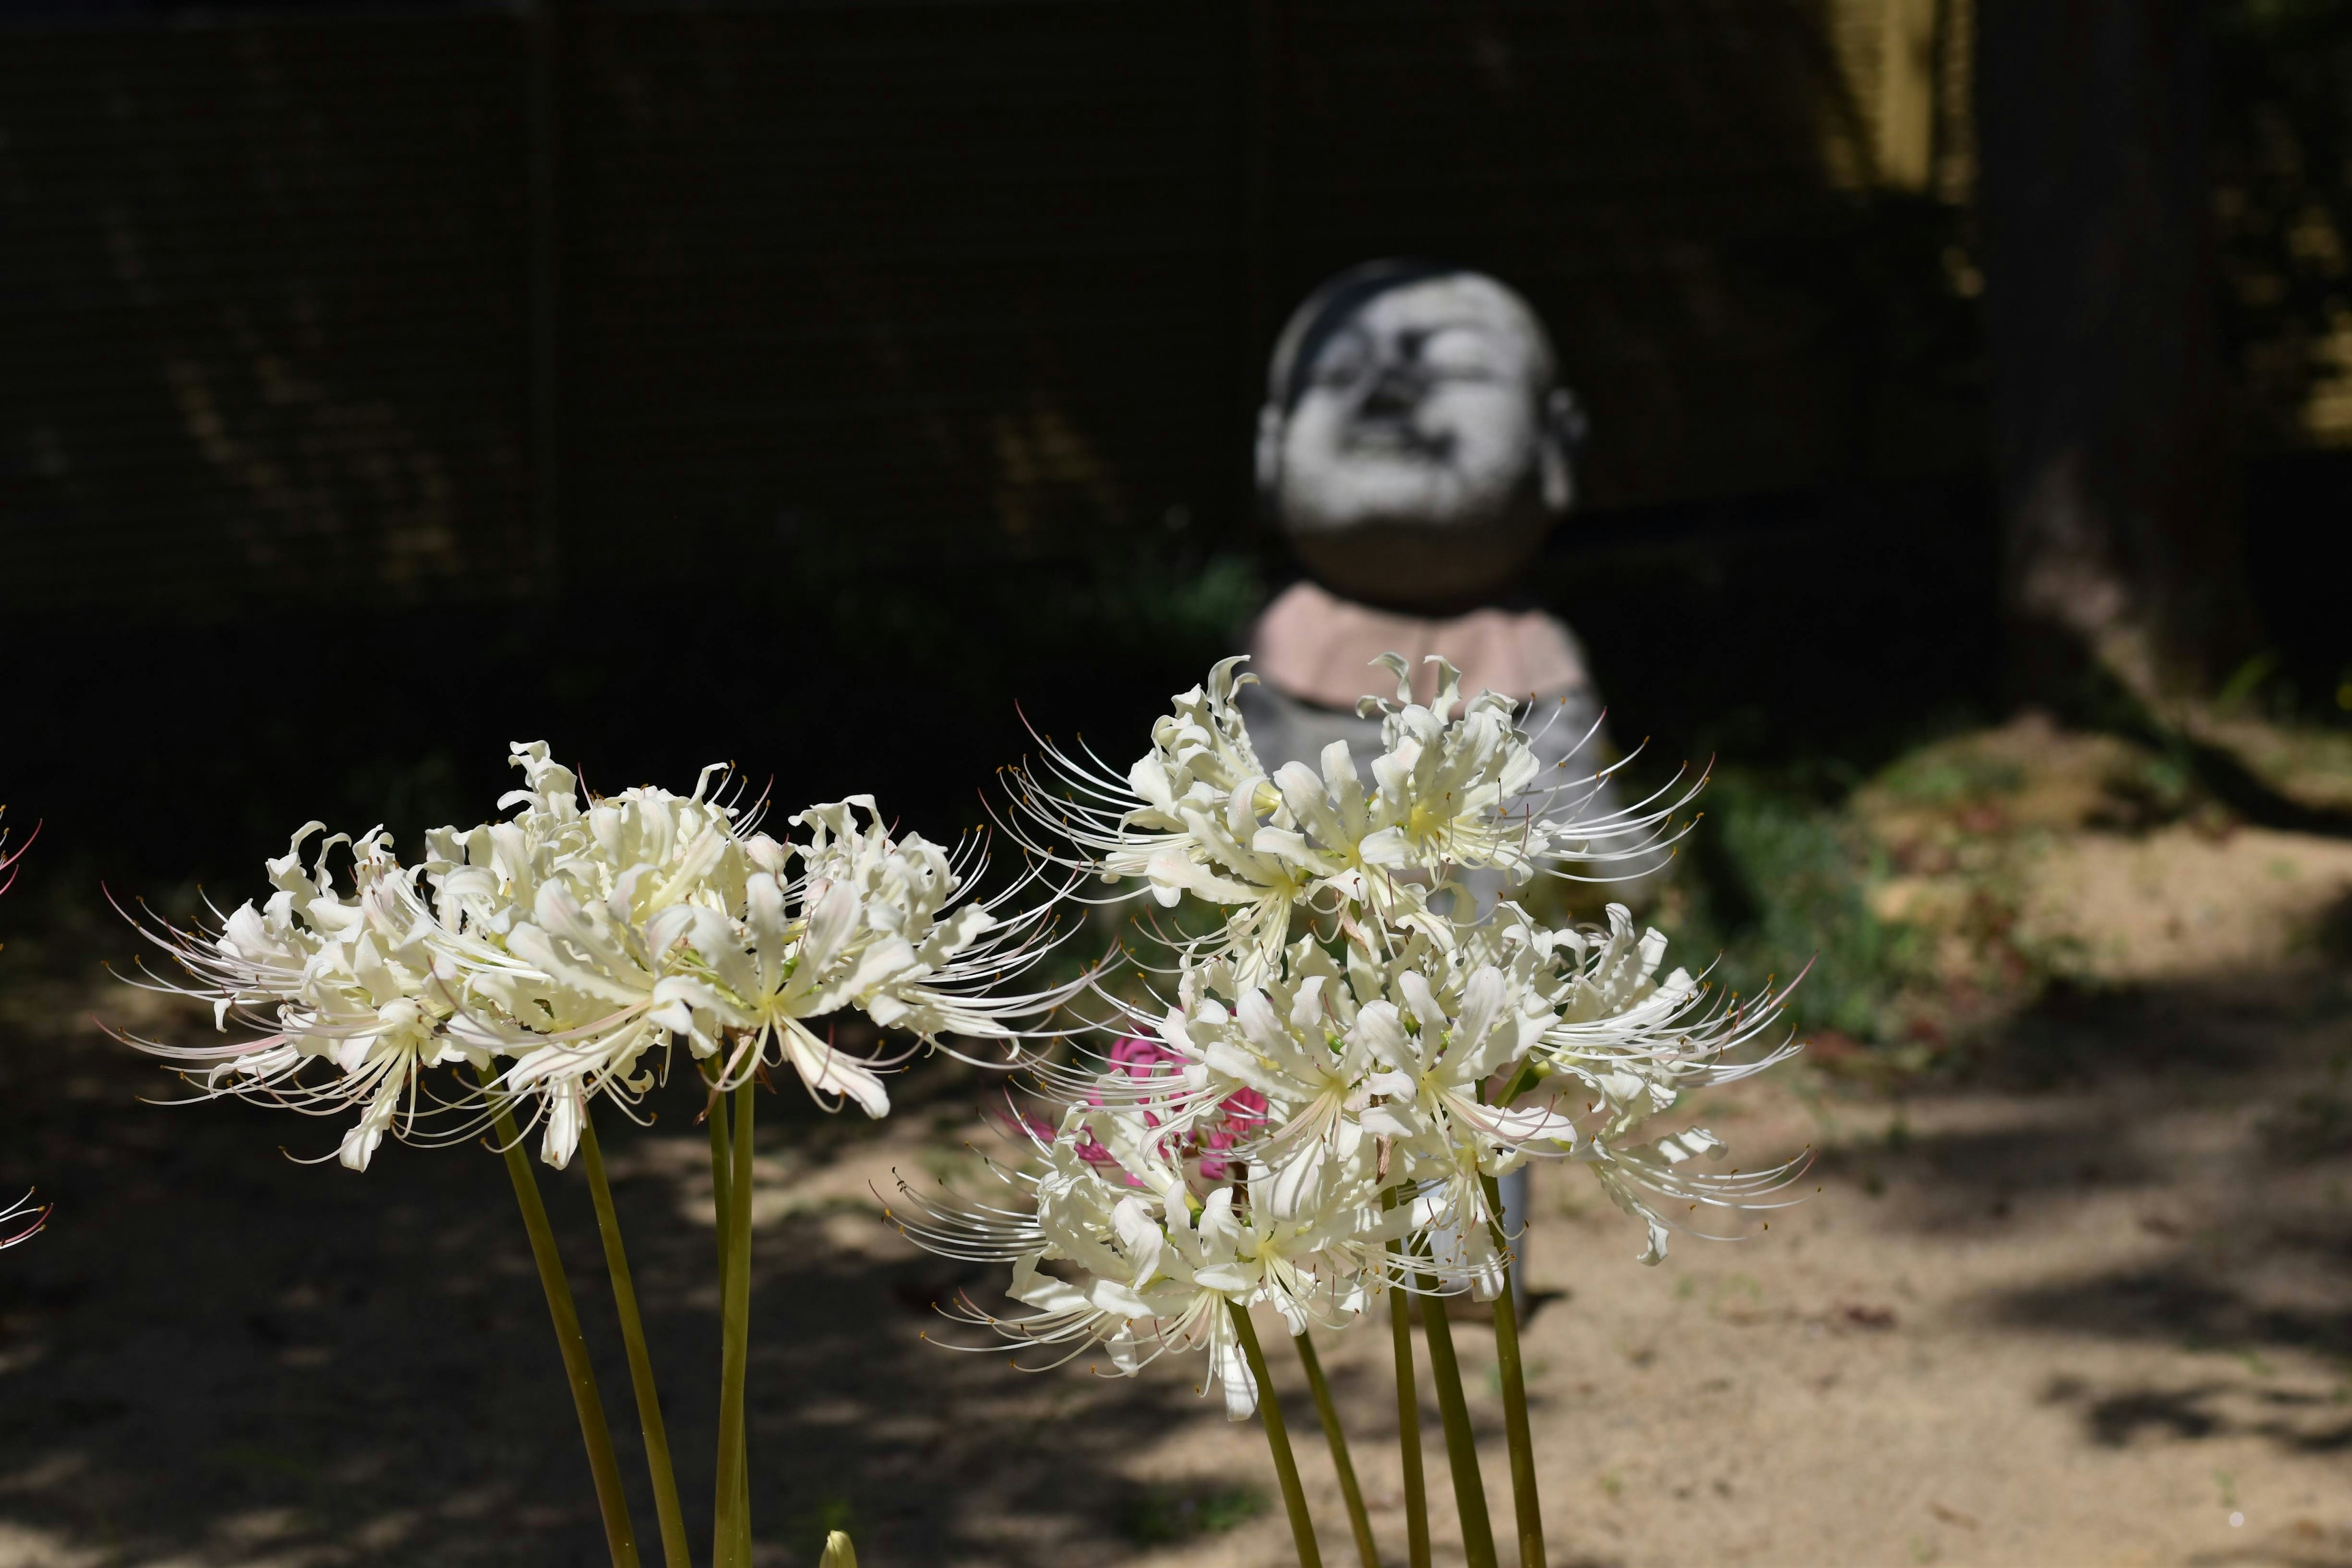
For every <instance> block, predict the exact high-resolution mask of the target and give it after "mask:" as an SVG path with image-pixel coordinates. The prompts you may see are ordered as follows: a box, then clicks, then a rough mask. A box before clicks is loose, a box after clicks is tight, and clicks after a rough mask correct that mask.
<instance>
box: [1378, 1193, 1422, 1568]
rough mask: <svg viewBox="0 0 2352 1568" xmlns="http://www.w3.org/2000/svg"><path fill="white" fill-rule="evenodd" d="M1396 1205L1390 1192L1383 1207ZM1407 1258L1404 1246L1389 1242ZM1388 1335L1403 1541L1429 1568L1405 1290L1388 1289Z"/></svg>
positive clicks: (1415, 1564)
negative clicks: (1392, 1356)
mask: <svg viewBox="0 0 2352 1568" xmlns="http://www.w3.org/2000/svg"><path fill="white" fill-rule="evenodd" d="M1395 1205H1396V1194H1395V1193H1394V1192H1393V1191H1391V1192H1390V1193H1389V1194H1387V1196H1386V1199H1385V1202H1384V1206H1386V1207H1391V1208H1393V1207H1394V1206H1395ZM1389 1251H1390V1252H1391V1253H1392V1254H1394V1255H1395V1256H1397V1257H1399V1258H1402V1257H1403V1256H1404V1244H1403V1243H1402V1242H1399V1241H1391V1242H1390V1243H1389ZM1389 1333H1390V1336H1391V1340H1392V1341H1393V1347H1392V1348H1393V1349H1394V1350H1395V1352H1396V1389H1397V1454H1398V1458H1400V1459H1401V1460H1402V1462H1403V1466H1404V1542H1405V1562H1406V1563H1407V1564H1408V1568H1429V1491H1428V1487H1427V1483H1425V1482H1424V1481H1423V1479H1422V1474H1421V1388H1420V1385H1419V1384H1418V1383H1417V1381H1416V1380H1415V1379H1414V1377H1413V1372H1412V1296H1411V1295H1410V1294H1408V1293H1407V1292H1406V1291H1405V1290H1404V1289H1403V1288H1402V1287H1401V1286H1392V1287H1391V1288H1390V1290H1389Z"/></svg>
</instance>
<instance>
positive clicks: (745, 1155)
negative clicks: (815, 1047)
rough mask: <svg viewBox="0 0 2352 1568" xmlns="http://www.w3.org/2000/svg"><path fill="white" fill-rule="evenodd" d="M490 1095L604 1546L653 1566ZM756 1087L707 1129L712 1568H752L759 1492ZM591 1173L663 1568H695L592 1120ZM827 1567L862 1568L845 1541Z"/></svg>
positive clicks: (555, 1271)
mask: <svg viewBox="0 0 2352 1568" xmlns="http://www.w3.org/2000/svg"><path fill="white" fill-rule="evenodd" d="M483 1079H484V1087H485V1089H486V1090H487V1091H488V1092H489V1093H490V1094H491V1095H492V1097H493V1103H494V1104H496V1106H497V1109H496V1114H495V1117H494V1120H493V1121H492V1124H491V1125H492V1132H493V1135H494V1136H495V1137H496V1138H497V1140H498V1145H499V1150H500V1151H501V1152H503V1153H504V1155H505V1157H506V1165H507V1174H508V1175H509V1177H510V1178H512V1180H513V1183H514V1191H515V1202H516V1204H517V1205H518V1206H519V1207H520V1209H521V1210H522V1222H523V1228H524V1230H526V1231H527V1232H528V1233H529V1234H530V1251H531V1257H532V1259H533V1260H534V1261H535V1262H536V1263H537V1264H538V1266H539V1279H540V1284H541V1286H542V1287H544V1288H545V1289H546V1292H547V1310H548V1314H549V1316H550V1317H551V1319H552V1320H553V1321H554V1325H555V1339H556V1343H557V1345H558V1346H559V1347H560V1348H561V1349H562V1352H563V1370H564V1373H565V1374H566V1376H567V1377H568V1379H569V1380H570V1383H571V1385H572V1406H573V1408H574V1409H575V1410H576V1411H577V1413H578V1414H579V1416H580V1435H581V1438H582V1440H583V1442H584V1443H585V1445H586V1447H587V1450H588V1469H589V1474H590V1476H591V1477H592V1479H593V1480H594V1482H595V1487H596V1506H597V1510H598V1511H599V1512H600V1513H601V1514H602V1515H603V1518H604V1543H605V1546H606V1548H607V1549H608V1550H609V1551H610V1552H611V1553H612V1558H613V1564H614V1568H638V1565H639V1563H641V1562H642V1561H643V1558H642V1554H641V1552H640V1550H639V1547H638V1544H637V1536H636V1527H635V1524H634V1523H633V1522H632V1521H631V1520H630V1517H629V1501H628V1496H627V1492H626V1490H625V1488H624V1486H623V1483H622V1479H621V1465H620V1459H619V1457H618V1455H617V1454H616V1453H615V1452H614V1447H613V1432H612V1428H611V1426H609V1425H608V1424H607V1423H606V1421H605V1418H604V1400H603V1398H602V1397H601V1396H600V1395H599V1394H598V1393H597V1389H596V1373H595V1369H594V1367H593V1365H591V1364H590V1362H589V1357H588V1342H587V1339H586V1337H585V1336H584V1335H583V1333H582V1331H581V1327H580V1313H579V1310H578V1308H577V1307H576V1306H575V1305H574V1304H573V1301H572V1285H571V1281H570V1279H568V1277H567V1276H566V1274H565V1272H564V1268H563V1258H562V1253H561V1252H560V1251H559V1250H558V1248H557V1247H556V1242H555V1232H554V1229H553V1228H552V1227H551V1226H550V1225H549V1223H548V1218H547V1207H546V1205H544V1204H543V1203H541V1200H540V1195H539V1180H538V1176H537V1173H535V1172H534V1171H533V1170H532V1169H531V1162H530V1157H529V1156H528V1155H527V1154H525V1153H524V1152H523V1147H522V1142H521V1136H520V1133H519V1132H518V1131H517V1130H516V1127H515V1123H514V1119H513V1116H512V1114H511V1113H510V1111H509V1109H508V1107H507V1106H506V1105H505V1104H503V1103H500V1102H499V1101H498V1098H497V1097H498V1090H497V1089H496V1088H495V1086H494V1081H493V1079H491V1076H490V1075H489V1074H488V1072H485V1073H484V1074H483ZM758 1087H759V1086H758V1084H757V1083H756V1082H746V1083H743V1084H741V1085H740V1086H738V1087H737V1088H734V1089H725V1090H722V1089H717V1088H710V1089H709V1107H708V1109H707V1110H706V1113H705V1118H704V1119H705V1121H707V1122H708V1123H709V1130H710V1179H711V1191H712V1195H713V1198H714V1200H715V1205H716V1208H717V1218H718V1225H717V1227H716V1228H717V1236H718V1244H719V1303H720V1308H719V1322H720V1349H719V1432H718V1463H717V1467H716V1482H715V1486H714V1495H713V1499H712V1508H711V1531H710V1554H709V1560H708V1561H709V1568H751V1468H750V1460H749V1445H748V1443H747V1442H746V1440H745V1433H746V1426H745V1420H744V1380H745V1373H746V1372H747V1370H748V1367H749V1363H750V1356H751V1152H752V1123H753V1118H754V1115H755V1105H756V1101H755V1099H754V1096H755V1094H756V1093H757V1090H758ZM580 1151H581V1155H582V1162H581V1163H582V1164H583V1166H584V1167H585V1169H586V1171H587V1173H588V1192H589V1196H590V1198H591V1200H592V1202H593V1204H594V1205H595V1210H596V1229H597V1234H598V1235H599V1236H600V1237H602V1238H603V1241H604V1264H605V1268H606V1270H607V1272H608V1273H609V1274H610V1276H611V1278H612V1285H613V1307H614V1315H615V1316H616V1317H617V1318H618V1319H619V1321H620V1326H621V1341H622V1343H623V1346H624V1347H625V1350H626V1352H627V1355H628V1363H629V1385H630V1389H631V1391H632V1392H633V1393H634V1394H635V1396H636V1404H637V1423H638V1427H639V1429H640V1431H641V1432H642V1434H643V1436H644V1440H645V1452H646V1469H647V1470H648V1471H649V1472H650V1476H651V1479H652V1483H653V1497H654V1514H655V1517H656V1521H658V1524H659V1527H660V1531H661V1554H662V1563H663V1564H664V1568H694V1555H693V1551H692V1548H691V1547H690V1546H689V1545H688V1541H687V1534H686V1517H685V1513H684V1510H682V1509H681V1508H680V1507H679V1505H678V1492H677V1471H676V1468H675V1467H674V1466H673V1465H672V1463H671V1460H670V1446H669V1432H668V1428H667V1426H666V1425H665V1424H664V1422H663V1420H662V1408H661V1395H660V1393H659V1390H658V1389H657V1387H656V1384H655V1381H654V1366H653V1356H652V1352H650V1351H649V1350H648V1349H647V1347H646V1331H645V1320H644V1318H643V1316H642V1315H641V1314H640V1313H639V1312H638V1310H637V1294H636V1288H635V1285H634V1284H632V1283H631V1280H630V1277H629V1259H628V1253H627V1250H626V1248H625V1247H624V1246H623V1244H622V1240H621V1224H620V1216H619V1214H618V1213H617V1211H616V1210H615V1209H614V1205H613V1189H612V1184H611V1183H610V1182H609V1181H608V1180H607V1178H606V1176H605V1172H604V1151H603V1150H602V1149H601V1148H600V1147H599V1146H598V1143H597V1140H596V1125H595V1121H594V1117H593V1112H592V1113H591V1114H589V1115H588V1116H585V1117H583V1122H582V1127H581V1137H580ZM825 1561H826V1562H827V1563H855V1561H856V1558H855V1556H854V1555H852V1554H850V1552H849V1547H848V1542H847V1540H846V1538H845V1537H837V1538H836V1544H835V1545H834V1546H832V1547H830V1548H829V1549H828V1553H827V1556H826V1558H825Z"/></svg>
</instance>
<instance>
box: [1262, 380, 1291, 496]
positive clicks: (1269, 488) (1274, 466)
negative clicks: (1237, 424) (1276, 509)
mask: <svg viewBox="0 0 2352 1568" xmlns="http://www.w3.org/2000/svg"><path fill="white" fill-rule="evenodd" d="M1286 423H1287V421H1286V420H1285V419H1284V417H1283V414H1282V405H1280V404H1278V403H1269V404H1266V405H1264V406H1263V407H1261V408H1260V409H1259V410H1258V411H1257V493H1258V497H1259V499H1260V500H1264V501H1265V502H1267V503H1268V504H1269V505H1270V504H1272V502H1273V500H1274V494H1275V490H1276V488H1277V487H1279V486H1280V485H1281V483H1282V431H1283V426H1285V425H1286Z"/></svg>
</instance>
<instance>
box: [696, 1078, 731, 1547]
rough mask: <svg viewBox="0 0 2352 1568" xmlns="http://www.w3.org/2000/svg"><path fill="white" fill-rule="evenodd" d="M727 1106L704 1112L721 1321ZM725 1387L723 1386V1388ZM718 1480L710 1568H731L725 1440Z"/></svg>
mask: <svg viewBox="0 0 2352 1568" xmlns="http://www.w3.org/2000/svg"><path fill="white" fill-rule="evenodd" d="M727 1111H728V1104H727V1100H726V1097H725V1096H723V1095H719V1094H716V1093H714V1094H713V1095H712V1096H711V1097H710V1104H709V1107H708V1108H707V1109H706V1110H704V1112H703V1120H704V1121H708V1122H709V1124H710V1201H711V1205H712V1206H713V1208H714V1209H715V1210H716V1212H717V1217H718V1226H717V1232H716V1234H717V1238H718V1245H719V1302H720V1317H721V1319H722V1321H723V1319H724V1317H725V1304H726V1302H727V1301H729V1300H731V1297H730V1293H729V1287H728V1281H729V1280H730V1279H731V1278H732V1277H733V1274H734V1251H735V1205H734V1201H733V1191H732V1189H733V1187H734V1184H735V1152H734V1149H733V1147H732V1143H733V1140H732V1139H731V1138H730V1137H729V1135H728V1131H727ZM723 1386H724V1385H723V1384H722V1387H723ZM720 1443H721V1449H722V1452H721V1454H720V1458H719V1470H718V1477H717V1479H716V1481H715V1483H714V1485H713V1487H712V1489H711V1503H710V1563H711V1568H730V1563H731V1561H732V1558H733V1555H734V1551H735V1514H736V1508H737V1499H738V1498H739V1497H740V1488H738V1487H737V1486H736V1484H735V1472H734V1471H733V1470H731V1469H729V1468H727V1463H726V1458H725V1454H724V1451H723V1450H724V1444H725V1439H724V1437H723V1436H722V1437H721V1439H720Z"/></svg>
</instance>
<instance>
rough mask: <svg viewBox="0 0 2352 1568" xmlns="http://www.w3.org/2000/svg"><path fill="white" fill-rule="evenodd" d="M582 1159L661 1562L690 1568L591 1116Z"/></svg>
mask: <svg viewBox="0 0 2352 1568" xmlns="http://www.w3.org/2000/svg"><path fill="white" fill-rule="evenodd" d="M580 1155H581V1160H582V1163H584V1164H585V1165H586V1166H587V1167H588V1193H589V1195H590V1196H591V1197H592V1198H593V1199H594V1200H595V1203H596V1229H597V1231H598V1232H599V1233H600V1234H601V1235H602V1236H603V1237H604V1268H605V1269H606V1270H607V1271H608V1272H609V1273H610V1274H611V1275H612V1277H613V1307H614V1310H615V1311H616V1312H617V1313H619V1315H620V1319H621V1342H622V1343H623V1344H625V1345H626V1346H627V1347H628V1352H629V1385H630V1387H631V1388H632V1389H633V1390H635V1394H636V1396H637V1425H638V1426H639V1427H640V1428H641V1429H642V1430H643V1432H644V1433H645V1438H646V1469H647V1470H648V1471H650V1472H651V1473H652V1476H653V1483H654V1512H655V1513H656V1515H657V1516H658V1517H659V1519H660V1521H661V1539H662V1562H663V1563H665V1564H667V1568H694V1557H693V1553H692V1552H691V1551H690V1550H689V1549H688V1546H687V1543H686V1517H685V1514H684V1513H683V1512H682V1511H681V1510H680V1509H679V1508H678V1504H677V1472H676V1471H675V1470H673V1469H672V1468H670V1459H669V1431H668V1428H667V1426H664V1425H663V1422H662V1408H661V1394H660V1392H659V1391H658V1390H657V1389H656V1387H655V1386H654V1361H653V1356H652V1354H651V1352H648V1351H647V1350H646V1328H645V1321H644V1320H643V1319H641V1318H640V1317H639V1316H638V1315H637V1289H636V1287H635V1284H633V1283H632V1282H631V1281H630V1279H629V1255H628V1253H627V1252H626V1251H625V1250H624V1249H623V1247H622V1246H621V1216H620V1215H618V1214H617V1213H615V1212H614V1208H613V1189H612V1186H611V1184H609V1183H607V1182H606V1180H605V1179H604V1150H602V1149H601V1148H599V1147H597V1144H596V1118H595V1114H594V1112H593V1110H591V1111H590V1112H589V1113H588V1114H586V1115H584V1116H583V1117H582V1118H581V1120H580Z"/></svg>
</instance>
